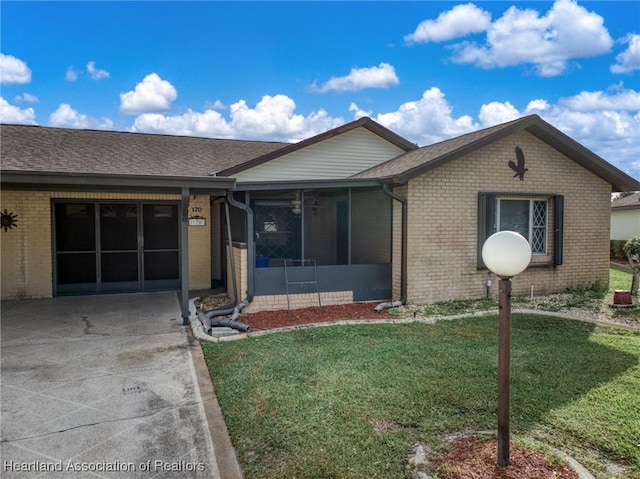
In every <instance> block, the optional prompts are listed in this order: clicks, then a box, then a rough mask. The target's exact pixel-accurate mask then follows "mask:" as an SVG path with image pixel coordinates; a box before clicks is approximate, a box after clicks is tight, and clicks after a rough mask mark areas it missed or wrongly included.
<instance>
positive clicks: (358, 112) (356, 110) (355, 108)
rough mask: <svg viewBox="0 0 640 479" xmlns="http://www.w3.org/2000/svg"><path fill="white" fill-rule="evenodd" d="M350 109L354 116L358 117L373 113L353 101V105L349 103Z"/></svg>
mask: <svg viewBox="0 0 640 479" xmlns="http://www.w3.org/2000/svg"><path fill="white" fill-rule="evenodd" d="M349 111H352V112H353V117H354V118H356V119H358V118H362V117H363V116H369V117H370V116H371V115H372V113H371V111H367V110H363V109H362V108H360V107H359V106H358V105H356V104H355V103H353V102H352V103H351V105H349Z"/></svg>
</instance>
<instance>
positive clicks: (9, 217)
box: [0, 208, 18, 231]
mask: <svg viewBox="0 0 640 479" xmlns="http://www.w3.org/2000/svg"><path fill="white" fill-rule="evenodd" d="M17 217H18V215H14V214H13V213H9V212H8V211H7V209H6V208H5V209H4V211H3V212H2V213H0V228H3V229H4V230H5V231H7V230H10V229H11V228H13V227H14V226H15V227H16V228H17V227H18V220H17V219H16V218H17Z"/></svg>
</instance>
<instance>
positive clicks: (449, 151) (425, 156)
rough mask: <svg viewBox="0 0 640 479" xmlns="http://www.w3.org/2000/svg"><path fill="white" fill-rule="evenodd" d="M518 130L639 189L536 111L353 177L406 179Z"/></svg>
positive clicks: (617, 183) (624, 187) (620, 187)
mask: <svg viewBox="0 0 640 479" xmlns="http://www.w3.org/2000/svg"><path fill="white" fill-rule="evenodd" d="M520 130H527V131H528V132H529V133H531V134H533V135H535V136H537V137H538V138H540V139H541V140H543V141H545V142H546V143H548V144H549V145H551V146H552V147H554V148H555V149H557V150H558V151H560V152H561V153H563V154H564V155H566V156H567V157H569V158H571V159H572V160H574V161H575V162H577V163H579V164H580V165H582V166H583V167H584V168H586V169H588V170H589V171H591V172H592V173H594V174H596V175H598V176H599V177H601V178H602V179H604V180H605V181H607V182H608V183H610V184H611V185H612V187H613V190H614V191H635V190H638V189H640V182H638V180H636V179H634V178H632V177H631V176H629V175H627V174H626V173H624V172H623V171H620V170H619V169H617V168H616V167H614V166H613V165H611V164H610V163H607V162H606V161H605V160H604V159H602V158H600V157H599V156H598V155H596V154H595V153H593V152H592V151H590V150H588V149H587V148H585V147H584V146H582V145H580V144H579V143H578V142H576V141H575V140H573V139H571V138H570V137H568V136H567V135H565V134H564V133H562V132H561V131H560V130H558V129H556V128H555V127H553V126H551V125H550V124H549V123H547V122H545V121H544V120H542V118H540V117H539V116H538V115H530V116H525V117H522V118H519V119H517V120H513V121H510V122H507V123H502V124H500V125H496V126H493V127H490V128H486V129H484V130H478V131H474V132H472V133H468V134H466V135H462V136H459V137H456V138H452V139H450V140H445V141H442V142H440V143H436V144H434V145H430V146H425V147H422V148H419V149H417V150H413V151H409V152H407V153H405V154H403V155H400V156H398V157H396V158H394V159H392V160H389V161H387V162H385V163H381V164H380V165H377V166H374V167H373V168H369V169H368V170H365V171H363V172H361V173H358V174H356V175H354V176H353V178H380V179H381V180H383V181H386V182H389V183H396V184H402V183H406V182H407V181H409V180H410V179H411V178H413V177H415V176H418V175H421V174H423V173H426V172H428V171H430V170H432V169H434V168H437V167H438V166H441V165H443V164H445V163H447V162H449V161H451V160H454V159H455V158H459V157H460V156H463V155H465V154H467V153H470V152H472V151H474V150H476V149H478V148H481V147H483V146H486V145H488V144H489V143H492V142H494V141H496V140H498V139H500V138H504V137H506V136H508V135H510V134H512V133H515V132H517V131H520Z"/></svg>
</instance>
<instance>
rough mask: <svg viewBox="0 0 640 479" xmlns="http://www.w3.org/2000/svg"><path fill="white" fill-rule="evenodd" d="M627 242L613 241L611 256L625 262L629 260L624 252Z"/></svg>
mask: <svg viewBox="0 0 640 479" xmlns="http://www.w3.org/2000/svg"><path fill="white" fill-rule="evenodd" d="M626 242H627V240H611V241H610V248H609V254H610V255H611V257H612V258H616V259H620V260H623V261H626V260H627V255H626V253H625V252H624V245H625V243H626Z"/></svg>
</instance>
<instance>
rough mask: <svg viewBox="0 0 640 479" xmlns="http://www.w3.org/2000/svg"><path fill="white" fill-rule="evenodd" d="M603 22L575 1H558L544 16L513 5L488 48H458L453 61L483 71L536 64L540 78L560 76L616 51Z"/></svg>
mask: <svg viewBox="0 0 640 479" xmlns="http://www.w3.org/2000/svg"><path fill="white" fill-rule="evenodd" d="M603 23H604V21H603V18H602V17H601V16H600V15H598V14H596V13H594V12H589V11H587V10H586V9H585V8H584V7H582V6H580V5H578V3H577V2H576V1H575V0H556V2H555V3H554V4H553V6H552V7H551V9H550V10H549V11H548V12H547V14H546V15H544V16H540V15H539V13H538V12H537V11H536V10H531V9H525V10H521V9H519V8H518V7H515V6H512V7H510V8H509V9H508V10H507V11H506V12H505V13H504V14H503V15H502V17H501V18H499V19H498V20H496V21H495V22H493V23H492V24H491V26H490V27H489V29H488V31H487V39H486V44H485V45H479V44H477V43H475V42H462V43H459V44H457V45H454V46H453V47H452V48H453V49H454V51H455V54H454V57H453V61H455V62H458V63H473V64H475V65H477V66H479V67H481V68H497V67H507V66H513V65H519V64H532V65H534V67H535V68H536V71H537V73H538V75H540V76H547V77H549V76H556V75H560V74H562V73H564V72H565V71H566V69H567V66H568V62H569V61H570V60H572V59H577V58H588V57H594V56H598V55H602V54H605V53H607V52H609V51H610V49H611V47H612V45H613V40H612V39H611V37H610V35H609V32H608V31H607V29H606V28H605V27H604V24H603Z"/></svg>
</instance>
